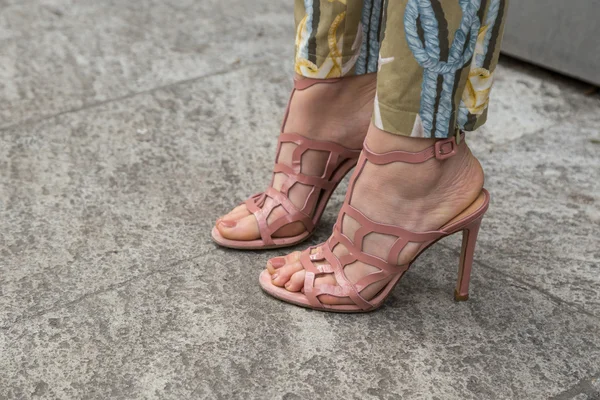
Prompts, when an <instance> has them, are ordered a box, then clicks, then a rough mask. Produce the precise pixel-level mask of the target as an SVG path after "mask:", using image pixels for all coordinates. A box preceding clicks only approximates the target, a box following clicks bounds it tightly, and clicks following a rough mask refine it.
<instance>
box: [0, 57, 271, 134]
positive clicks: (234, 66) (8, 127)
mask: <svg viewBox="0 0 600 400" xmlns="http://www.w3.org/2000/svg"><path fill="white" fill-rule="evenodd" d="M263 63H264V61H256V62H252V63H247V64H241V63H239V64H237V63H232V64H229V66H230V67H231V68H227V69H223V70H220V71H216V72H212V73H209V74H205V75H200V76H195V77H193V78H187V79H182V80H180V81H176V82H170V83H166V84H164V85H160V86H155V87H153V88H150V89H145V90H141V91H139V92H132V93H128V94H125V95H123V96H117V97H113V98H112V99H107V100H102V101H97V102H92V103H89V104H84V105H83V106H81V107H76V108H71V109H68V110H64V111H60V112H58V113H56V114H52V115H43V116H41V117H38V118H31V119H24V120H22V121H18V122H16V123H14V124H9V125H4V126H0V132H5V131H9V130H11V129H15V128H18V127H19V126H22V125H32V124H37V123H40V122H44V121H48V120H51V119H54V118H57V117H60V116H63V115H67V114H74V113H78V112H80V111H85V110H89V109H93V108H96V107H101V106H103V105H106V104H110V103H114V102H117V101H121V100H127V99H131V98H134V97H136V96H139V95H144V94H150V93H154V92H157V91H159V90H164V89H168V88H171V87H175V86H178V85H182V84H186V83H193V82H196V81H199V80H203V79H206V78H211V77H213V76H221V75H227V74H229V73H230V72H236V71H242V70H244V69H247V68H251V67H254V66H256V65H261V64H263Z"/></svg>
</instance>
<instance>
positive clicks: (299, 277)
mask: <svg viewBox="0 0 600 400" xmlns="http://www.w3.org/2000/svg"><path fill="white" fill-rule="evenodd" d="M305 275H306V271H305V270H304V269H302V271H298V272H296V273H295V274H294V275H292V277H291V278H290V280H289V281H288V282H287V283H286V284H285V288H286V289H287V290H289V291H290V292H299V291H300V290H301V289H302V288H303V287H304V276H305Z"/></svg>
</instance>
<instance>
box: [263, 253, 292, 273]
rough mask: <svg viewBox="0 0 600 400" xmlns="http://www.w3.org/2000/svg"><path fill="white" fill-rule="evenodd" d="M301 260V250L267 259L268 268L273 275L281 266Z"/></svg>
mask: <svg viewBox="0 0 600 400" xmlns="http://www.w3.org/2000/svg"><path fill="white" fill-rule="evenodd" d="M299 260H300V252H299V251H294V252H293V253H290V254H288V255H286V256H283V257H273V258H271V259H270V260H269V261H267V270H268V271H269V273H270V274H271V275H273V274H274V273H275V272H276V271H277V270H278V269H279V268H281V267H283V266H284V265H286V264H290V263H293V262H296V261H299Z"/></svg>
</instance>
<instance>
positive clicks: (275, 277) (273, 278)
mask: <svg viewBox="0 0 600 400" xmlns="http://www.w3.org/2000/svg"><path fill="white" fill-rule="evenodd" d="M278 276H279V274H275V275H273V277H272V278H271V279H272V280H275V279H277V277H278Z"/></svg>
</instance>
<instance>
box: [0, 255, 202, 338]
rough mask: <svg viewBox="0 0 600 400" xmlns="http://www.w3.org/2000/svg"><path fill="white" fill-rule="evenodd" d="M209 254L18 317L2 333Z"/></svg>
mask: <svg viewBox="0 0 600 400" xmlns="http://www.w3.org/2000/svg"><path fill="white" fill-rule="evenodd" d="M209 252H210V250H206V251H204V252H202V253H200V254H197V255H195V256H192V257H188V258H184V259H181V260H175V261H173V262H171V263H169V264H167V265H165V266H163V267H159V268H155V269H152V270H150V271H148V272H144V273H142V274H138V275H135V276H132V277H131V278H128V279H125V280H124V281H121V282H117V283H113V284H111V285H108V286H106V287H103V288H100V289H98V290H95V291H93V292H89V293H84V294H83V295H81V296H79V297H78V298H76V299H73V300H71V301H68V302H66V303H63V304H58V305H54V306H52V307H50V308H47V309H45V310H42V311H39V312H37V313H34V314H30V315H26V316H21V317H17V319H15V320H14V321H13V322H12V324H11V325H5V326H0V332H2V331H8V332H5V333H7V334H8V333H10V330H11V329H12V328H14V327H15V326H17V325H18V324H20V323H22V322H25V321H28V320H32V319H35V318H38V317H42V316H44V315H46V314H49V313H51V312H55V311H60V310H63V309H65V308H69V307H71V306H73V305H76V304H78V303H81V302H82V301H84V300H86V299H89V298H91V297H94V296H96V295H98V294H103V293H108V292H111V291H113V290H115V289H119V288H121V287H123V286H126V285H128V284H130V283H135V282H137V281H140V280H142V279H145V278H148V277H150V276H153V275H156V274H160V273H162V272H165V271H167V270H169V269H170V268H172V267H175V266H177V265H180V264H183V263H185V262H189V261H193V260H195V259H197V258H200V257H202V256H204V255H206V254H208V253H209Z"/></svg>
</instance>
